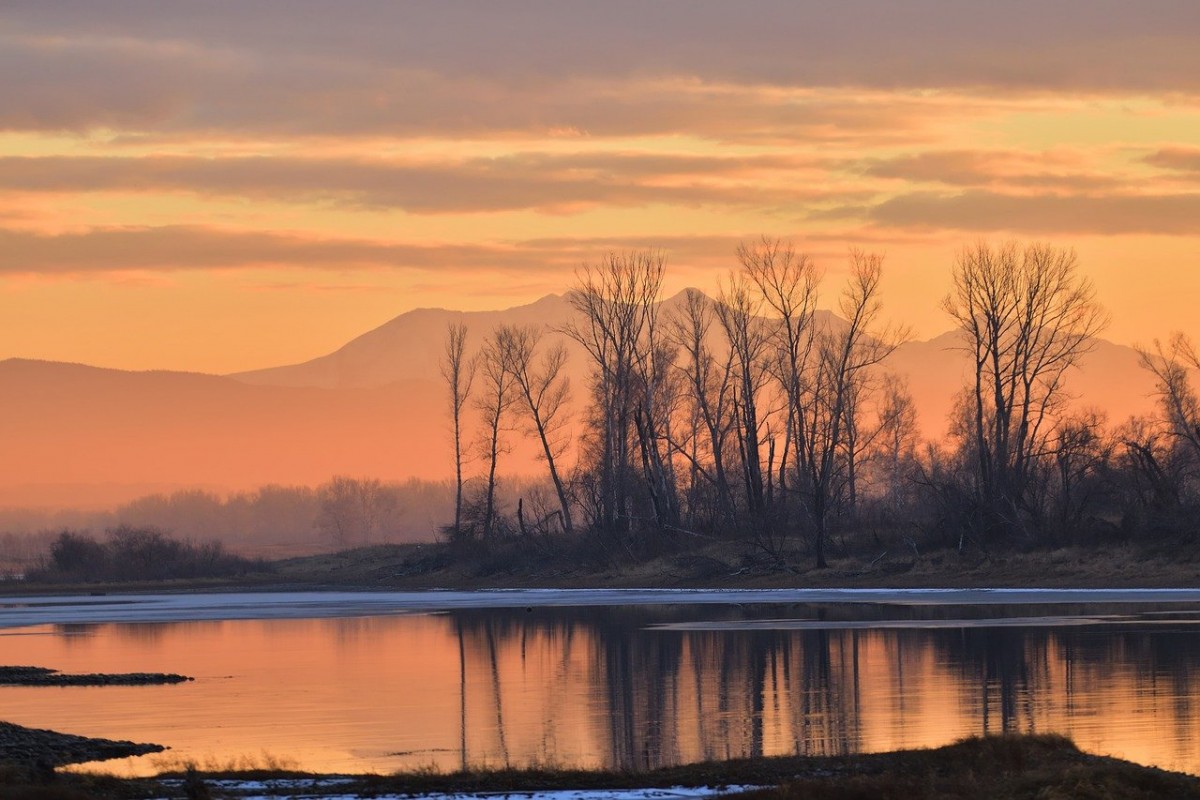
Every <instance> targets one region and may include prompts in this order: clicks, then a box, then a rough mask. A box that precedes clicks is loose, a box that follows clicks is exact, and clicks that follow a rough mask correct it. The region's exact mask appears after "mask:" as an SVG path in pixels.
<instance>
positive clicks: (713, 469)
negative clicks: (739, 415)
mask: <svg viewBox="0 0 1200 800" xmlns="http://www.w3.org/2000/svg"><path fill="white" fill-rule="evenodd" d="M714 317H715V311H714V304H713V303H712V302H711V301H710V300H709V299H708V298H707V297H705V296H704V294H703V293H701V292H699V291H696V290H695V289H688V290H687V292H686V294H685V296H684V305H683V307H682V308H681V309H680V311H679V313H678V315H677V316H676V317H675V318H674V319H673V320H672V323H671V327H672V334H671V336H672V339H673V341H674V342H675V345H676V346H677V347H678V348H679V350H680V351H681V352H682V353H683V354H684V355H685V356H686V361H685V363H684V364H682V365H679V366H678V369H679V371H680V372H681V374H682V375H683V376H684V381H685V383H686V384H687V387H688V390H689V391H688V392H687V393H686V399H687V402H688V404H689V406H690V408H689V413H688V421H689V423H690V430H691V432H690V434H689V437H690V447H684V446H678V447H677V450H678V451H679V452H681V453H683V454H684V456H685V457H686V459H687V460H688V462H689V464H690V466H691V473H692V475H693V476H694V477H693V481H692V483H693V486H692V489H691V495H692V497H693V500H694V499H695V495H696V493H697V491H696V486H695V483H696V480H695V478H696V477H699V478H702V479H703V480H704V481H705V483H707V484H709V485H711V486H712V487H713V489H714V491H715V492H716V496H717V506H718V508H719V509H720V513H719V516H720V519H721V520H722V521H723V522H725V523H727V524H732V523H733V522H734V518H735V516H736V508H735V505H734V501H733V492H732V490H731V488H730V485H729V478H728V474H727V465H726V460H727V458H726V453H725V448H726V439H727V438H728V436H729V432H730V429H731V428H732V427H733V422H732V413H731V407H732V405H733V394H734V386H733V360H734V351H733V349H732V348H727V349H726V353H725V355H724V357H723V358H718V356H717V355H716V354H715V353H714V352H713V349H712V346H711V344H710V342H709V332H710V330H711V328H712V326H713V321H714ZM701 429H703V433H701ZM701 440H703V442H704V444H703V455H704V456H705V459H704V460H703V461H702V459H701Z"/></svg>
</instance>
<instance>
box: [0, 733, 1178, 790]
mask: <svg viewBox="0 0 1200 800" xmlns="http://www.w3.org/2000/svg"><path fill="white" fill-rule="evenodd" d="M163 777H164V779H165V778H167V777H170V776H163ZM173 777H174V781H173V782H170V783H169V785H164V784H163V783H160V782H159V781H158V780H155V779H129V780H120V779H115V778H104V777H97V776H87V775H56V776H54V777H53V778H52V779H51V780H50V781H49V782H45V780H44V779H45V776H41V779H39V777H38V776H34V775H29V774H26V773H20V772H17V771H15V770H12V769H9V770H8V771H7V772H6V771H5V768H4V767H0V800H91V799H92V798H95V799H96V800H134V798H142V797H164V796H177V795H179V793H180V791H181V790H183V789H186V790H187V792H188V794H189V795H190V796H192V797H200V796H203V795H204V793H206V792H208V791H209V783H211V782H215V781H218V780H221V781H228V780H231V779H234V780H237V779H240V780H247V781H249V780H258V781H269V780H272V779H275V780H283V779H292V780H293V781H294V780H297V779H303V777H304V776H303V775H302V774H298V773H292V772H287V773H270V772H263V771H261V770H256V771H254V772H251V773H245V772H238V773H229V772H222V773H211V772H194V771H191V772H189V773H180V774H176V775H174V776H173ZM308 777H309V778H310V779H311V781H312V785H311V787H310V788H304V789H303V791H301V789H300V788H297V785H295V784H293V789H290V790H289V792H292V793H299V794H303V795H304V796H306V797H314V798H319V797H321V796H323V795H329V794H336V795H338V796H357V797H379V796H384V795H397V794H422V793H434V792H472V793H481V792H493V793H498V792H501V793H502V792H518V791H520V792H530V791H538V790H552V789H600V788H604V789H622V788H654V787H670V786H714V787H715V786H728V785H742V786H745V785H757V786H773V787H774V788H769V789H760V790H755V791H752V792H748V793H743V794H742V795H740V796H739V798H745V800H855V799H859V798H861V799H862V800H866V799H867V798H870V800H889V798H895V800H950V799H952V798H954V799H957V798H964V799H965V798H994V800H1019V799H1024V798H1028V799H1029V800H1035V799H1036V800H1065V799H1066V798H1095V799H1096V800H1109V799H1110V798H1114V799H1115V798H1131V799H1133V800H1137V799H1138V798H1179V800H1189V799H1190V798H1196V799H1197V800H1200V778H1195V777H1191V776H1188V775H1181V774H1179V773H1172V772H1165V771H1162V770H1157V769H1152V768H1149V767H1142V766H1138V765H1136V764H1131V763H1129V762H1126V761H1120V760H1118V759H1113V758H1105V757H1099V756H1090V755H1087V754H1085V753H1082V752H1080V751H1079V750H1078V749H1077V748H1076V747H1075V746H1074V745H1073V744H1072V743H1071V742H1070V741H1069V740H1067V739H1065V738H1063V737H1061V736H1046V735H1039V736H989V737H985V738H974V739H967V740H964V741H961V742H958V743H955V744H952V745H948V746H946V747H941V748H937V749H933V750H907V751H899V752H895V753H878V754H872V755H858V756H838V757H831V758H800V757H780V758H758V759H740V760H736V761H725V762H711V763H702V764H690V765H685V766H680V767H670V768H665V769H658V770H652V771H649V772H600V771H595V772H589V771H581V770H560V769H550V768H543V769H528V770H518V769H503V770H471V771H465V772H452V773H444V774H443V773H438V772H436V771H432V770H420V771H416V772H412V773H405V774H397V775H392V776H359V777H357V778H355V779H353V781H352V782H350V783H336V784H330V783H329V782H328V781H326V782H324V783H322V782H321V781H320V779H319V776H308ZM228 786H229V785H228V784H221V790H220V792H217V791H216V790H215V789H214V790H213V792H212V796H213V797H216V796H218V794H220V795H221V796H225V797H236V796H237V793H236V790H232V789H230V788H228ZM322 787H323V788H322ZM260 793H261V791H260Z"/></svg>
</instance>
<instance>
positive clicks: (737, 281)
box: [717, 272, 774, 554]
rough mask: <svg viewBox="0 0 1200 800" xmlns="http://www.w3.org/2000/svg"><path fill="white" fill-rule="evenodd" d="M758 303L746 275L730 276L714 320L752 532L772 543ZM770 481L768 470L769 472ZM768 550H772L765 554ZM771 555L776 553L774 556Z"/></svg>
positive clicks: (765, 336) (763, 339)
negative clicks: (728, 368) (726, 366)
mask: <svg viewBox="0 0 1200 800" xmlns="http://www.w3.org/2000/svg"><path fill="white" fill-rule="evenodd" d="M761 305H762V300H761V298H759V297H757V296H756V294H755V292H754V286H753V284H752V283H751V282H750V281H749V279H747V277H746V276H745V274H744V273H741V272H734V273H732V274H731V275H730V276H729V282H728V284H727V285H726V286H725V287H724V288H723V289H722V291H721V294H720V296H719V298H718V299H717V319H718V320H720V322H721V328H722V330H723V331H724V332H725V338H726V341H727V342H728V344H729V349H730V351H731V353H732V354H733V367H734V369H733V374H734V380H733V382H732V383H733V387H734V388H733V413H734V429H735V431H736V433H737V444H738V454H739V455H740V456H741V462H742V487H743V489H744V491H745V496H746V506H747V508H748V510H749V512H750V516H751V518H752V520H753V524H754V526H755V535H756V539H757V541H759V542H760V543H765V542H769V541H770V520H769V519H768V518H767V513H766V511H767V508H766V503H767V500H766V488H765V482H764V480H763V472H764V470H763V456H762V449H761V442H762V439H763V435H762V430H763V425H764V421H763V420H762V419H761V417H762V410H761V407H760V406H761V403H760V401H761V395H762V392H763V387H764V386H765V385H766V382H767V379H768V377H769V373H768V372H767V366H768V363H769V360H770V359H769V358H768V344H769V340H770V331H769V330H768V329H767V327H766V326H765V325H764V321H763V319H762V314H761ZM767 473H768V475H769V468H768V470H767ZM768 549H772V548H768ZM773 554H774V553H773Z"/></svg>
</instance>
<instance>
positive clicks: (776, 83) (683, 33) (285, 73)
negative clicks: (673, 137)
mask: <svg viewBox="0 0 1200 800" xmlns="http://www.w3.org/2000/svg"><path fill="white" fill-rule="evenodd" d="M1198 17H1200V15H1198V14H1197V12H1196V7H1195V5H1194V2H1192V0H1147V2H1142V3H1137V4H1131V3H1127V2H1121V1H1120V0H1073V1H1071V2H1057V3H1045V2H1042V1H1041V0H1011V2H1007V3H1003V4H980V3H946V2H942V1H940V0H912V1H911V2H906V3H902V4H898V3H894V2H890V1H889V0H847V1H846V2H839V3H826V2H819V1H818V0H809V2H788V1H785V0H763V1H762V2H757V3H739V4H730V3H725V2H715V1H712V0H687V1H686V2H684V1H683V0H664V1H663V2H658V3H653V4H645V3H642V2H616V1H615V0H614V2H609V3H591V2H569V1H563V2H557V1H554V2H551V1H550V0H545V1H543V2H528V3H522V4H519V5H518V6H511V5H506V4H492V3H445V2H414V3H403V4H395V3H390V2H357V3H354V4H353V8H352V10H346V9H340V8H336V7H334V6H330V5H329V4H327V3H309V2H283V1H280V2H260V3H241V2H218V1H217V0H211V1H206V2H199V0H194V1H193V2H177V3H172V4H171V6H170V7H169V8H166V9H164V8H163V7H162V6H161V4H158V3H152V2H151V3H147V2H137V1H134V0H130V1H128V2H106V3H103V4H96V3H92V2H86V0H76V1H75V2H61V3H30V4H24V5H22V6H20V7H8V8H5V9H4V10H2V11H0V73H2V74H4V75H5V76H6V77H7V78H8V79H7V80H5V81H3V82H2V83H0V127H7V128H10V129H20V130H76V131H77V130H91V129H95V128H105V127H106V128H114V129H120V130H129V131H138V130H143V131H144V130H153V131H159V132H167V131H194V132H205V131H207V132H212V131H221V132H224V133H226V134H237V135H249V134H258V135H280V134H285V133H286V134H293V135H295V134H309V135H312V134H322V133H323V134H336V135H372V134H375V135H379V134H382V135H392V136H421V135H441V136H447V135H458V136H464V135H476V136H478V135H484V134H488V135H500V134H504V133H506V132H507V133H515V132H530V131H541V132H544V131H549V130H554V129H572V130H578V131H584V132H587V133H588V134H590V135H593V136H613V135H646V134H651V133H665V132H673V131H680V130H686V131H688V132H694V133H696V134H697V135H706V136H711V137H714V138H723V137H730V136H737V137H742V136H745V137H755V136H757V137H770V136H779V135H783V136H790V137H793V138H800V137H803V136H806V135H807V136H809V137H816V136H821V135H822V134H824V135H834V134H838V135H843V136H844V135H847V133H853V132H854V131H863V130H874V131H875V134H876V135H884V134H886V133H887V132H888V130H889V128H891V129H894V130H895V133H897V134H903V133H905V131H906V130H911V129H912V128H913V127H914V126H919V118H911V119H909V118H905V124H903V125H901V126H899V127H898V128H897V127H896V126H889V124H888V123H887V122H886V121H884V122H882V123H881V122H880V121H881V120H888V119H894V118H895V117H896V116H897V114H896V112H897V111H898V110H899V109H898V108H892V109H885V108H873V107H872V104H870V103H868V104H864V105H862V106H861V107H854V106H853V105H850V104H843V105H841V106H840V107H823V105H822V104H821V103H820V102H817V103H805V102H803V98H798V97H796V96H788V95H787V94H786V92H783V90H811V89H814V88H832V89H847V88H848V89H853V90H855V91H860V90H864V89H865V90H876V91H879V92H883V93H896V95H897V96H899V95H902V94H911V93H912V90H928V89H933V90H940V91H943V92H950V93H953V94H958V95H963V96H969V95H980V94H981V93H982V94H986V93H988V92H991V93H996V92H1001V93H1004V92H1035V93H1037V92H1071V93H1078V92H1088V93H1107V94H1162V93H1179V94H1185V95H1196V94H1198V93H1200V48H1197V47H1195V39H1196V36H1197V34H1198V33H1200V18H1198ZM781 92H783V93H781ZM910 99H914V100H915V99H919V98H917V97H915V96H914V97H912V98H910ZM911 105H913V106H914V107H915V106H916V105H919V104H918V103H915V102H914V103H912V104H911ZM781 132H782V133H781Z"/></svg>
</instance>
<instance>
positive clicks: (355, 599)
mask: <svg viewBox="0 0 1200 800" xmlns="http://www.w3.org/2000/svg"><path fill="white" fill-rule="evenodd" d="M1143 602H1144V603H1173V602H1191V603H1200V589H495V590H483V591H449V590H427V591H409V592H373V591H372V592H367V591H363V592H204V593H188V594H136V595H135V594H128V595H115V594H114V595H103V596H86V597H83V596H80V597H66V596H54V597H9V598H5V597H0V628H14V627H23V626H31V625H51V624H54V625H62V624H89V623H106V622H179V621H189V620H237V619H312V618H322V617H359V616H380V615H394V614H413V613H433V612H437V611H449V610H453V609H464V608H521V607H534V606H538V607H544V606H576V607H578V606H627V605H670V604H691V605H697V604H707V605H738V604H747V605H759V604H782V603H888V604H894V605H994V604H1012V605H1020V604H1055V603H1143Z"/></svg>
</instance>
